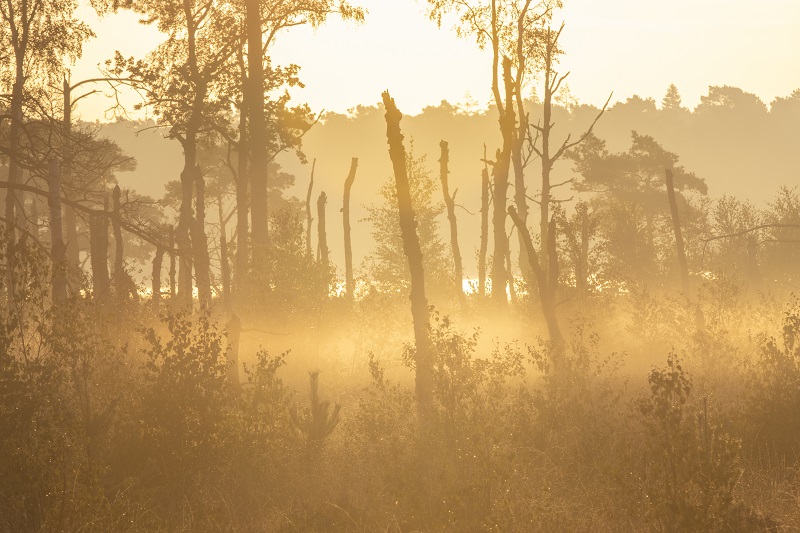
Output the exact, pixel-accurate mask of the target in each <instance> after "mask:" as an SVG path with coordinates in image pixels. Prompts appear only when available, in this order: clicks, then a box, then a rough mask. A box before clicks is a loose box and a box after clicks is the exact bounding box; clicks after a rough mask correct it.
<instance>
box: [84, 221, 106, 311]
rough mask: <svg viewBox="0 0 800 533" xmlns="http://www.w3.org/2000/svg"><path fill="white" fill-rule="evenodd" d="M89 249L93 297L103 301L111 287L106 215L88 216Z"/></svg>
mask: <svg viewBox="0 0 800 533" xmlns="http://www.w3.org/2000/svg"><path fill="white" fill-rule="evenodd" d="M89 248H90V250H89V253H90V254H91V260H92V288H93V291H94V296H95V298H99V299H104V298H106V297H107V296H108V291H109V289H110V285H111V279H110V276H109V273H108V217H107V216H106V215H90V218H89Z"/></svg>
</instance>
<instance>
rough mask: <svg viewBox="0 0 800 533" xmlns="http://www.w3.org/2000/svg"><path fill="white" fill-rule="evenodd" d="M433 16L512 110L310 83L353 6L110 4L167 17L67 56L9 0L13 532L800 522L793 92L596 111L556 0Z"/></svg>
mask: <svg viewBox="0 0 800 533" xmlns="http://www.w3.org/2000/svg"><path fill="white" fill-rule="evenodd" d="M426 5H427V9H428V14H429V15H430V16H431V19H432V21H433V22H438V23H439V24H440V25H442V26H443V28H442V31H454V32H455V34H457V35H458V36H460V37H464V38H469V39H474V40H475V41H476V42H477V44H478V45H479V46H481V47H483V48H484V49H485V50H487V52H488V53H491V55H492V58H493V64H492V69H491V71H489V72H487V75H486V83H487V86H491V88H492V96H493V101H492V104H491V105H490V107H489V108H488V109H487V110H486V111H475V110H470V109H454V108H453V107H452V106H449V105H446V104H444V103H443V104H442V105H440V106H437V107H430V108H427V109H426V110H424V111H423V113H421V114H420V115H417V116H404V115H403V114H402V109H403V104H402V102H395V100H394V99H393V98H392V97H391V95H390V93H389V91H387V92H384V93H383V94H382V95H381V104H380V105H379V106H378V107H360V108H358V109H356V110H354V112H353V114H352V115H351V116H345V115H337V114H330V115H327V116H322V115H320V114H319V112H318V111H316V110H312V109H310V108H309V107H308V106H307V105H303V104H302V103H297V102H294V101H293V100H292V99H291V97H290V96H289V94H290V93H289V90H290V89H291V88H292V87H296V86H298V85H299V84H301V82H302V76H301V74H302V71H301V70H300V68H299V66H298V65H274V64H272V61H271V59H270V53H269V52H270V46H271V45H273V44H274V42H275V40H276V39H279V38H280V37H281V35H283V34H284V32H288V31H292V28H293V27H295V26H298V25H311V26H318V25H321V24H324V23H325V22H326V20H327V19H328V18H330V17H342V18H344V19H345V20H348V21H350V22H352V23H362V22H363V23H369V22H368V19H365V15H366V14H365V12H364V11H363V10H362V9H360V8H358V7H354V6H351V5H349V4H347V3H334V2H330V1H329V0H308V1H307V2H306V1H293V2H284V1H274V2H273V1H271V0H245V1H239V0H181V1H180V2H179V1H177V0H128V1H126V2H105V1H102V0H98V1H97V2H95V3H94V4H93V7H94V8H95V9H96V10H97V11H98V12H99V13H100V14H103V13H110V12H113V11H117V10H122V9H129V10H133V11H134V12H136V13H137V14H139V15H140V16H141V17H142V18H143V19H144V20H146V22H147V23H149V24H154V25H156V26H157V27H158V28H159V29H160V30H161V32H162V33H163V34H164V41H163V42H162V43H161V44H160V45H159V46H158V47H157V48H156V50H155V51H154V52H153V53H151V54H149V55H147V56H146V57H141V58H136V57H131V58H126V57H123V56H122V55H121V54H119V53H116V54H113V55H112V54H111V53H110V54H109V55H110V57H109V59H108V61H107V62H106V63H104V64H103V65H101V70H100V72H99V73H98V78H92V79H84V80H76V79H72V78H71V76H70V73H69V67H70V65H72V64H73V63H74V61H75V59H76V58H77V57H78V56H80V53H81V49H82V46H83V43H84V42H86V40H87V39H89V38H90V37H91V35H92V30H91V28H89V27H88V26H87V25H86V24H85V23H83V22H82V21H81V20H79V19H77V18H75V15H74V14H75V9H76V7H77V2H74V1H64V2H57V3H56V2H49V1H47V0H4V1H2V2H0V19H2V22H3V25H2V26H0V42H2V43H3V45H4V48H3V49H4V50H7V51H8V53H7V54H6V55H5V56H3V57H2V59H3V63H2V64H1V68H0V84H1V85H2V87H3V93H2V95H0V107H2V109H0V111H1V112H0V156H1V157H0V159H2V164H3V168H2V171H0V177H2V180H0V187H2V188H3V189H4V190H5V196H4V203H3V210H2V217H0V221H2V224H3V230H2V231H3V234H2V244H1V245H0V531H9V532H18V531H130V532H139V531H287V532H288V531H309V532H310V531H364V532H367V531H370V532H371V531H392V532H413V531H431V532H434V531H435V532H438V531H448V532H474V531H486V532H490V531H504V532H505V531H512V532H513V531H519V532H526V531H665V532H679V531H680V532H682V531H792V530H795V529H798V528H800V302H799V301H798V300H797V297H796V296H795V290H796V289H797V288H798V286H800V280H798V278H799V277H800V261H798V255H800V250H798V247H797V242H798V231H800V191H798V190H797V188H796V187H795V186H794V185H795V183H796V180H797V177H798V175H797V172H798V170H797V155H796V153H795V152H794V151H793V150H792V147H793V146H796V144H797V142H796V141H797V132H796V128H795V124H796V123H797V119H798V118H800V117H799V116H798V115H800V92H798V91H795V92H794V93H793V94H792V95H790V96H787V97H786V98H778V99H776V100H775V101H774V102H771V103H770V106H769V108H768V107H767V106H766V105H765V104H764V103H763V102H760V101H759V100H758V98H756V97H755V96H753V95H750V94H747V93H745V92H743V91H741V90H739V89H736V88H731V87H715V86H712V87H710V88H709V93H708V95H707V96H705V97H703V98H702V100H701V103H700V105H699V106H698V107H697V108H696V109H694V110H691V111H690V110H688V109H685V108H683V107H682V105H681V102H680V94H679V91H678V89H677V88H676V87H674V86H672V87H670V88H669V90H668V91H667V94H666V96H665V97H664V98H663V100H662V101H660V102H656V101H654V100H644V99H641V98H638V97H635V98H631V99H629V100H628V101H626V102H623V103H618V104H615V105H614V106H612V107H610V108H609V102H610V101H611V97H609V101H608V102H607V103H606V106H604V107H602V108H594V107H591V106H583V105H580V104H579V103H577V102H571V101H569V96H568V92H567V91H566V90H565V81H566V79H567V73H564V72H561V71H560V67H559V58H560V57H561V56H562V55H563V54H564V53H568V51H564V50H562V49H561V47H560V45H559V39H560V37H561V35H562V32H563V31H565V30H564V28H565V26H564V25H562V24H558V23H555V20H556V14H557V13H558V10H559V9H560V7H561V3H560V2H557V1H556V2H549V1H547V0H545V1H542V2H532V1H531V0H521V1H509V0H502V1H495V0H492V1H491V2H480V1H477V2H461V1H460V0H459V1H455V0H430V1H429V2H428V3H427V4H426ZM443 20H444V21H451V22H452V23H454V24H455V26H456V27H455V28H447V27H445V26H446V24H442V21H443ZM448 24H449V22H448ZM123 89H124V90H133V91H136V92H137V94H139V95H140V96H141V102H140V103H139V104H137V105H136V106H135V109H132V110H131V111H146V112H147V113H148V115H149V116H150V117H151V120H150V121H148V122H141V123H132V122H125V121H118V122H115V123H112V124H89V123H84V122H81V121H79V120H78V119H77V112H76V109H77V107H76V105H77V103H78V102H80V101H81V100H82V99H83V98H86V97H90V96H93V95H96V91H99V92H101V93H102V94H106V95H107V96H108V102H109V106H110V107H111V108H112V109H113V110H114V111H115V112H117V113H119V114H120V115H123V114H124V113H126V112H127V111H128V110H125V109H122V108H121V107H120V104H119V100H118V99H116V98H115V95H116V94H117V93H116V91H117V90H123ZM611 89H613V88H609V90H611ZM376 96H377V95H376ZM301 163H302V164H301Z"/></svg>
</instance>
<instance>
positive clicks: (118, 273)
mask: <svg viewBox="0 0 800 533" xmlns="http://www.w3.org/2000/svg"><path fill="white" fill-rule="evenodd" d="M112 202H113V203H112V206H113V209H114V214H113V217H112V218H111V225H112V228H113V230H114V287H115V289H116V291H117V293H118V295H119V296H122V291H123V288H124V287H125V286H126V283H125V281H124V279H125V264H124V250H123V246H124V244H123V242H122V226H121V224H120V221H121V220H122V219H121V212H120V189H119V185H116V186H114V192H113V195H112Z"/></svg>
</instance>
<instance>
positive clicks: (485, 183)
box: [478, 153, 489, 298]
mask: <svg viewBox="0 0 800 533" xmlns="http://www.w3.org/2000/svg"><path fill="white" fill-rule="evenodd" d="M485 160H486V154H485V153H484V161H485ZM488 248H489V169H488V168H487V164H485V163H484V168H483V172H481V247H480V251H479V252H478V295H479V296H480V297H481V298H484V297H485V296H486V252H487V250H488Z"/></svg>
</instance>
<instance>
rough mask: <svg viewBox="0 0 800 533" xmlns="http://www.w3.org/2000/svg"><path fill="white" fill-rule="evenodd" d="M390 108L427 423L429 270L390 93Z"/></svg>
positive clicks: (419, 395)
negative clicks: (421, 246)
mask: <svg viewBox="0 0 800 533" xmlns="http://www.w3.org/2000/svg"><path fill="white" fill-rule="evenodd" d="M382 96H383V105H384V107H385V108H386V138H387V141H388V143H389V157H390V158H391V160H392V168H393V169H394V179H395V188H396V191H397V207H398V212H399V216H400V234H401V236H402V238H403V251H404V252H405V255H406V258H407V259H408V267H409V270H410V272H411V294H410V296H409V298H410V300H411V317H412V319H413V322H414V340H415V344H416V351H415V366H416V387H415V392H416V399H417V406H418V409H419V412H420V415H421V419H422V420H423V424H425V423H426V422H428V421H430V419H431V416H432V413H433V346H432V344H431V340H430V335H429V330H430V315H429V310H428V299H427V298H426V296H425V270H424V268H423V257H422V249H421V248H420V244H419V236H418V235H417V221H416V216H415V214H414V206H413V204H412V202H411V188H410V186H409V183H408V168H407V166H406V150H405V148H404V147H403V134H402V133H401V132H400V119H401V118H402V117H403V115H402V113H400V111H399V110H398V109H397V106H396V105H395V103H394V99H392V97H391V96H389V93H388V92H384V93H383V95H382Z"/></svg>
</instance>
